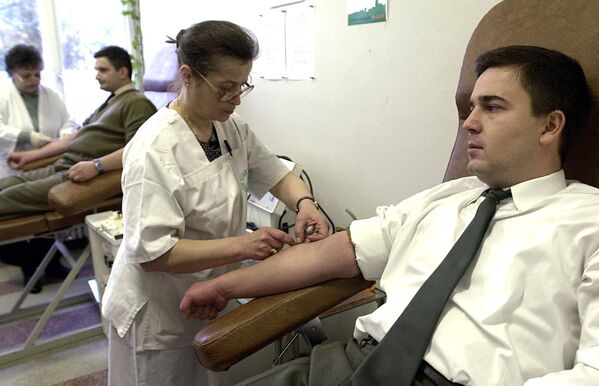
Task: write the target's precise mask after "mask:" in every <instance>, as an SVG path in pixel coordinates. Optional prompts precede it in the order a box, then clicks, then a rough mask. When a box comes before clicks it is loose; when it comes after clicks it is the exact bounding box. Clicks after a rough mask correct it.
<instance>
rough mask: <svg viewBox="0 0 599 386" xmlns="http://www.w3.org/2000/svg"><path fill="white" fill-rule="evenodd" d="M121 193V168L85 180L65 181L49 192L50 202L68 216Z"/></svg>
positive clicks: (55, 208)
mask: <svg viewBox="0 0 599 386" xmlns="http://www.w3.org/2000/svg"><path fill="white" fill-rule="evenodd" d="M120 193H121V170H113V171H110V172H106V173H104V174H101V175H99V176H96V177H94V178H92V179H91V180H88V181H85V182H72V181H65V182H63V183H61V184H58V185H56V186H54V187H53V188H52V189H50V191H49V192H48V203H49V204H50V206H51V207H52V208H53V209H54V210H56V211H57V212H59V213H60V214H62V215H65V216H68V215H71V214H73V213H77V212H80V211H82V210H85V209H88V208H93V207H94V206H95V205H96V204H98V203H99V202H101V201H103V200H106V199H108V198H112V197H114V196H116V195H118V194H120Z"/></svg>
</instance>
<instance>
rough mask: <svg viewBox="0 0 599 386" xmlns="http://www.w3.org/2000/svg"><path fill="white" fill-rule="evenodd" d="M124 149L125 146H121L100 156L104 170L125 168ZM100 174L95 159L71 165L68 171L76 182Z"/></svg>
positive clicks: (71, 178)
mask: <svg viewBox="0 0 599 386" xmlns="http://www.w3.org/2000/svg"><path fill="white" fill-rule="evenodd" d="M123 151H124V148H123V147H121V148H120V149H118V150H115V151H113V152H112V153H110V154H107V155H105V156H103V157H100V158H98V159H99V160H100V162H101V163H102V166H104V171H107V172H108V171H110V170H117V169H122V168H123ZM98 174H99V173H98V169H96V165H95V164H94V161H80V162H77V163H76V164H75V165H73V166H71V167H70V168H69V171H68V176H69V179H70V180H71V181H74V182H83V181H87V180H90V179H92V178H94V177H95V176H97V175H98Z"/></svg>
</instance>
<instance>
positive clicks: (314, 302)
mask: <svg viewBox="0 0 599 386" xmlns="http://www.w3.org/2000/svg"><path fill="white" fill-rule="evenodd" d="M373 284H374V282H372V281H366V280H364V278H363V277H362V276H361V275H360V276H357V277H354V278H351V279H336V280H331V281H328V282H326V283H322V284H319V285H316V286H313V287H308V288H303V289H300V290H296V291H291V292H285V293H282V294H277V295H271V296H264V297H261V298H257V299H254V300H252V301H251V302H249V303H247V304H245V305H243V306H241V307H239V308H237V309H235V310H233V311H231V312H229V313H228V314H225V315H223V316H222V317H220V318H218V319H216V320H214V321H213V322H211V323H210V324H208V325H207V326H206V327H204V328H203V329H201V330H200V331H199V332H198V333H197V335H196V336H195V339H194V342H193V346H194V349H195V352H196V355H197V357H198V359H199V361H200V362H201V363H202V365H204V367H206V368H208V369H210V370H213V371H224V370H227V369H228V368H229V367H231V366H232V365H234V364H235V363H237V362H239V361H240V360H242V359H244V358H245V357H247V356H248V355H250V354H252V353H254V352H255V351H258V350H259V349H261V348H262V347H264V346H266V345H267V344H269V343H271V342H274V341H275V340H277V339H279V338H281V337H282V336H284V335H285V334H286V333H288V332H289V331H292V330H293V329H295V328H298V327H300V326H301V325H303V324H304V323H306V322H307V321H309V320H311V319H313V318H315V317H317V316H318V315H320V314H322V313H323V312H324V311H326V310H328V309H329V308H331V307H333V306H335V305H337V304H339V303H340V302H342V301H343V300H345V299H347V298H349V297H351V296H352V295H354V294H356V293H358V292H360V291H362V290H364V289H366V288H368V287H371V286H372V285H373Z"/></svg>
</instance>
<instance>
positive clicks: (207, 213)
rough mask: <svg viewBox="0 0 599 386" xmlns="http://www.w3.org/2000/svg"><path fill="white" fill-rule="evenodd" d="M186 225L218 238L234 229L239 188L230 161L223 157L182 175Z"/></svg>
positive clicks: (240, 195) (237, 215)
mask: <svg viewBox="0 0 599 386" xmlns="http://www.w3.org/2000/svg"><path fill="white" fill-rule="evenodd" d="M183 178H184V181H185V198H184V201H185V203H186V205H185V208H184V213H185V226H186V228H192V229H194V230H196V231H199V232H201V233H202V234H205V235H206V238H221V237H225V236H228V235H230V234H231V233H232V232H234V230H233V229H234V226H232V224H234V223H237V221H236V220H237V219H240V218H241V216H242V213H241V212H240V211H241V208H242V206H241V201H240V200H241V199H242V192H241V190H240V188H239V183H238V182H237V179H236V178H235V175H234V172H233V170H232V167H231V165H230V164H229V163H228V162H226V160H225V159H223V158H222V157H221V158H219V159H217V160H214V161H213V162H211V163H210V164H208V165H205V166H204V167H201V168H199V169H197V170H194V171H193V172H191V173H189V174H188V175H186V176H184V177H183Z"/></svg>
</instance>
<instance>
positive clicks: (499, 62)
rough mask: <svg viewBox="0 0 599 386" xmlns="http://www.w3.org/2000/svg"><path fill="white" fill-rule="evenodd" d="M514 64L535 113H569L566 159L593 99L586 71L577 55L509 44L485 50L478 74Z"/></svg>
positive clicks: (564, 138) (564, 139) (564, 141)
mask: <svg viewBox="0 0 599 386" xmlns="http://www.w3.org/2000/svg"><path fill="white" fill-rule="evenodd" d="M494 67H512V68H514V69H515V70H516V72H517V74H518V78H519V79H520V83H521V84H522V86H523V87H524V89H525V90H526V91H527V92H528V94H529V95H530V98H531V100H532V106H531V109H532V112H533V114H534V115H535V116H537V117H538V116H541V115H546V114H549V113H550V112H551V111H554V110H561V111H562V112H563V113H564V115H565V116H566V124H565V126H564V131H563V133H562V143H561V147H560V153H561V156H562V160H563V159H564V158H565V155H566V154H567V152H568V148H569V145H570V143H571V142H572V139H573V137H575V135H576V133H577V132H580V129H582V126H583V125H584V123H585V121H586V119H587V117H588V115H589V110H590V106H591V99H590V94H589V89H588V85H587V82H586V78H585V76H584V71H583V69H582V67H581V66H580V64H579V63H578V62H577V61H576V60H575V59H573V58H571V57H569V56H567V55H565V54H563V53H561V52H559V51H555V50H550V49H547V48H542V47H536V46H507V47H501V48H496V49H493V50H490V51H487V52H485V53H483V54H481V55H480V56H479V57H478V58H477V60H476V74H477V76H480V75H481V74H482V73H483V72H485V71H486V70H487V69H489V68H494Z"/></svg>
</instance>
